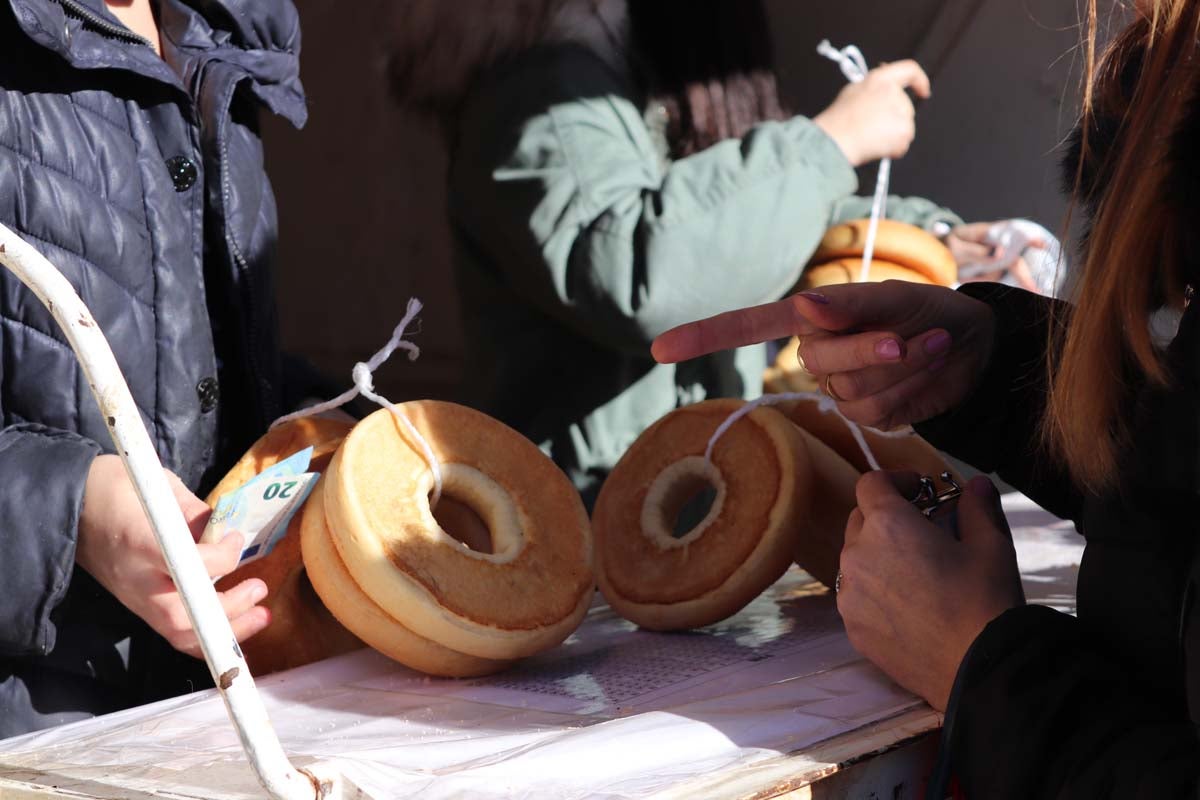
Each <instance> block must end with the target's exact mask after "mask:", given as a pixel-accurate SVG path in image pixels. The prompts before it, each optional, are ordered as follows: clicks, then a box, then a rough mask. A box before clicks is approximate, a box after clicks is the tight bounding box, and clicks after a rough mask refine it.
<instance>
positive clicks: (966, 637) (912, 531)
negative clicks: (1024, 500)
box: [837, 472, 1025, 711]
mask: <svg viewBox="0 0 1200 800" xmlns="http://www.w3.org/2000/svg"><path fill="white" fill-rule="evenodd" d="M916 488H917V476H916V475H915V474H913V473H887V472H870V473H867V474H866V475H864V476H863V477H862V478H861V479H860V480H859V482H858V486H857V494H858V508H857V509H855V510H854V512H853V513H852V514H851V515H850V521H849V522H848V523H847V525H846V543H845V545H844V547H843V548H842V559H841V581H840V589H839V591H838V596H837V604H838V611H839V612H840V613H841V615H842V619H843V621H844V622H845V624H846V633H847V635H848V636H849V637H850V642H851V643H852V644H853V645H854V647H855V649H856V650H858V652H860V653H861V654H862V655H864V656H865V657H866V658H868V659H870V660H871V661H872V662H873V663H874V664H876V665H877V666H878V667H879V668H880V669H882V670H883V671H884V672H886V673H887V674H888V675H889V676H890V677H891V678H892V680H894V681H896V683H898V684H900V685H901V686H903V687H904V688H906V689H908V690H909V691H911V692H914V693H915V694H918V695H920V696H921V697H923V698H925V700H926V701H928V702H929V704H930V705H931V706H933V707H934V708H936V709H938V710H939V711H943V710H945V708H946V703H947V701H948V700H949V698H950V690H951V688H952V687H953V685H954V677H955V675H956V674H957V673H958V667H959V664H961V663H962V660H963V657H964V656H965V655H966V652H967V649H968V648H969V647H970V646H971V643H972V642H973V641H975V638H976V637H977V636H978V635H979V633H980V632H981V631H982V630H983V629H984V627H985V626H986V625H987V624H988V623H989V622H991V621H992V620H993V619H995V618H996V617H998V616H999V615H1000V614H1002V613H1003V612H1004V611H1006V610H1008V609H1010V608H1013V607H1015V606H1020V605H1024V604H1025V595H1024V592H1023V590H1022V589H1021V576H1020V573H1019V571H1018V570H1017V556H1016V551H1015V550H1014V549H1013V543H1012V534H1011V533H1010V532H1009V529H1008V522H1007V521H1006V520H1005V518H1004V512H1003V511H1002V510H1001V508H1000V495H999V493H998V492H997V491H996V487H995V486H993V485H992V482H991V481H990V480H988V479H987V478H984V477H978V478H974V479H972V480H971V482H970V483H968V484H967V486H966V487H965V488H964V491H963V493H962V496H961V498H960V499H959V501H958V508H957V515H958V532H959V536H960V537H961V539H960V540H955V539H954V538H952V537H951V536H949V535H948V534H947V532H946V531H945V530H943V529H942V528H939V527H938V526H937V525H935V524H934V523H932V522H930V521H929V520H928V519H926V518H925V516H924V515H923V514H921V512H920V511H918V510H917V508H916V507H915V506H913V505H912V503H910V502H909V500H908V499H907V498H908V497H911V496H913V495H914V494H915V490H916Z"/></svg>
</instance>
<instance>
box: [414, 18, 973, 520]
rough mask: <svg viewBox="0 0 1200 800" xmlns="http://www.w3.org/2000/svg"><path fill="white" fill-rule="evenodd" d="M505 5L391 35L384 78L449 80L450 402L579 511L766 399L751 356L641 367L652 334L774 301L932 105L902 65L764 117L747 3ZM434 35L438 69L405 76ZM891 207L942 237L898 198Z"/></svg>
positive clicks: (761, 33) (758, 44)
mask: <svg viewBox="0 0 1200 800" xmlns="http://www.w3.org/2000/svg"><path fill="white" fill-rule="evenodd" d="M501 6H503V4H496V3H492V4H489V3H477V4H474V5H473V6H472V7H471V12H472V13H473V14H474V15H475V16H474V17H472V19H471V20H470V21H469V24H468V23H458V24H457V25H455V23H454V22H453V20H452V19H451V18H450V17H449V15H443V16H442V18H441V19H440V20H436V21H431V20H429V19H424V20H422V19H416V18H411V17H410V18H409V19H408V20H404V21H402V22H403V24H405V25H407V28H408V30H410V32H411V33H410V36H411V37H412V41H411V42H409V44H408V46H407V49H406V50H405V52H404V56H403V58H400V59H398V60H397V62H395V63H394V64H393V78H394V79H396V82H397V83H398V84H399V86H398V89H399V91H400V94H401V95H403V96H405V97H407V98H408V99H409V100H410V101H411V100H413V99H414V98H416V99H417V100H421V99H425V100H430V98H431V96H432V95H433V94H434V93H436V92H437V91H440V90H441V89H444V88H445V86H446V85H448V84H453V83H454V82H455V81H459V82H461V83H463V84H465V85H468V86H469V89H467V90H466V91H465V93H464V94H463V95H462V96H461V98H459V99H458V100H457V101H456V102H455V103H454V104H453V106H452V107H450V108H448V107H447V106H443V107H442V108H441V110H443V111H449V113H447V114H445V117H444V118H445V119H446V120H447V121H448V125H447V132H448V138H449V140H450V142H451V166H450V185H449V204H450V223H451V228H452V232H453V235H454V239H455V243H456V248H457V280H458V288H459V291H460V294H461V298H462V310H463V318H464V319H463V321H464V326H465V328H466V332H467V335H468V338H467V341H468V343H469V347H468V350H469V369H468V373H467V374H468V376H469V377H468V382H469V384H470V385H469V387H468V388H469V390H470V392H471V398H470V400H471V402H472V404H474V405H476V406H477V407H479V408H481V409H483V410H484V411H486V412H488V413H490V414H492V415H494V416H496V417H497V418H499V419H501V420H503V421H505V422H507V423H508V424H510V425H512V426H513V427H515V428H517V429H518V430H520V431H521V432H522V433H524V434H525V435H527V436H529V437H530V438H531V439H532V440H533V441H535V442H537V443H538V444H539V445H540V446H542V447H543V449H545V450H546V451H547V452H548V453H549V454H550V455H551V456H552V457H553V458H554V460H555V461H556V462H557V463H558V464H559V465H560V466H561V467H563V468H564V469H565V470H566V471H567V472H568V474H569V475H570V476H571V477H572V479H573V480H574V481H575V483H576V485H577V486H578V487H579V488H580V490H581V491H582V492H583V493H584V496H585V498H586V499H588V500H589V501H590V499H591V498H592V496H593V494H594V491H595V490H596V489H597V488H598V485H599V483H600V482H601V480H602V479H603V476H604V475H605V474H606V473H607V471H608V470H609V469H611V467H612V466H613V465H614V464H615V463H616V461H617V460H618V459H619V458H620V457H621V455H622V454H623V453H624V452H625V450H626V449H627V448H628V447H629V445H630V444H631V443H632V442H633V441H634V439H636V438H637V436H638V435H639V434H640V433H641V432H642V431H643V430H645V429H646V428H647V427H648V426H649V425H650V424H652V423H653V422H655V421H656V420H657V419H659V418H660V417H662V416H663V415H664V414H666V413H667V412H669V411H671V410H672V409H674V408H677V407H679V406H682V405H687V404H690V403H694V402H697V401H700V400H703V399H705V398H708V397H754V396H757V395H759V394H761V393H762V371H763V368H764V366H765V362H766V356H765V351H764V348H762V347H748V348H743V349H741V350H738V351H734V352H724V353H718V354H715V355H712V356H707V357H704V358H700V359H696V360H693V361H690V362H687V363H684V364H679V365H661V364H656V363H655V362H654V360H653V359H652V358H651V356H650V342H651V341H652V340H653V339H654V337H655V336H657V335H658V334H660V333H662V332H663V331H665V330H667V329H668V328H670V327H672V326H675V325H678V324H680V323H682V322H685V321H687V320H691V319H696V318H699V317H703V316H706V315H710V314H714V313H717V312H719V311H722V310H724V309H730V308H737V307H741V306H747V305H754V304H756V303H762V302H767V301H771V300H776V299H778V298H780V297H782V296H784V295H785V294H787V293H788V292H789V291H790V290H791V289H792V287H793V286H794V285H795V283H796V282H797V280H798V278H799V277H800V273H801V271H802V269H803V268H804V265H805V263H806V262H807V261H808V259H809V256H810V255H811V253H812V252H813V251H814V250H815V248H816V246H817V244H818V242H819V241H820V239H821V236H822V234H823V233H824V231H825V230H826V229H827V228H828V227H829V226H830V225H831V224H833V223H835V222H837V221H840V220H844V219H852V218H859V217H864V216H867V215H868V214H869V209H870V199H869V198H864V197H856V196H855V192H856V191H857V189H858V179H857V177H856V175H855V171H854V168H855V167H856V166H858V165H860V164H864V163H867V162H870V161H874V160H877V159H880V158H883V157H899V156H902V155H903V154H904V153H905V152H906V150H907V149H908V146H909V144H910V142H911V141H912V139H913V136H914V133H915V127H914V106H913V103H912V101H911V99H910V98H909V96H908V94H907V93H906V90H909V91H912V92H913V93H914V94H915V95H917V96H918V97H928V96H929V91H930V89H929V82H928V78H927V77H926V76H925V73H924V72H923V71H922V70H921V68H920V67H919V66H918V65H917V64H916V63H915V62H912V61H904V62H897V63H893V64H889V65H885V66H882V67H880V68H878V69H875V70H873V71H872V72H871V73H870V74H869V76H868V77H867V79H866V80H865V81H864V82H862V83H859V84H852V85H849V86H847V87H846V88H845V90H843V91H842V92H841V94H840V95H839V96H838V97H837V99H836V100H835V101H834V102H833V104H832V105H831V106H830V107H829V108H827V109H825V110H824V111H822V112H821V113H820V114H818V115H816V116H815V117H813V118H811V119H809V118H806V117H803V116H793V115H790V114H788V113H787V112H785V111H784V109H783V106H782V103H781V101H780V98H779V95H778V89H777V86H776V80H775V74H774V72H773V71H772V66H771V52H770V46H769V37H768V30H767V23H766V16H765V12H764V9H763V7H762V5H761V3H760V2H749V1H747V0H628V2H626V0H559V1H558V2H547V1H546V0H541V2H536V1H535V2H530V1H529V0H525V1H524V2H517V3H514V4H512V5H511V8H510V10H509V14H508V15H506V14H505V12H504V11H503V10H501ZM413 13H414V14H415V13H416V12H413ZM431 13H433V12H431ZM464 13H466V12H464ZM481 14H482V15H483V16H484V17H488V18H487V19H481V17H480V15H481ZM417 16H419V15H417ZM431 31H436V32H437V35H436V36H428V38H427V42H426V44H425V45H424V46H425V47H426V50H425V53H426V55H427V56H428V57H429V58H436V59H437V62H436V63H437V67H438V69H437V70H434V71H432V72H431V71H428V70H427V71H426V72H425V73H422V72H421V71H420V70H419V69H416V68H414V64H415V63H419V62H420V61H421V47H422V42H420V41H418V37H419V36H421V35H428V34H429V33H430V32H431ZM448 53H458V54H460V55H459V57H458V58H457V60H455V59H454V58H452V57H451V56H449V55H447V54H448ZM427 60H428V59H427ZM464 62H473V63H472V64H471V66H470V67H467V66H464ZM832 68H833V67H832V65H831V69H832ZM456 70H457V71H456ZM439 82H440V84H439ZM435 84H438V85H437V86H435ZM422 93H424V94H422ZM888 215H889V216H890V217H892V218H896V219H899V220H902V221H905V222H910V223H913V224H916V225H920V226H922V227H925V228H927V229H933V228H934V227H935V226H937V225H938V224H939V223H941V224H942V225H943V226H944V225H947V224H948V225H957V224H960V223H961V220H959V219H958V217H956V216H955V215H954V214H953V213H951V212H950V211H948V210H946V209H944V208H939V207H938V206H937V205H935V204H933V203H931V202H929V201H926V200H922V199H918V198H908V199H903V198H895V197H893V198H891V199H890V200H889V203H888Z"/></svg>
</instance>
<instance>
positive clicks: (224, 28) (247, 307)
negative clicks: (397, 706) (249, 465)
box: [0, 0, 305, 737]
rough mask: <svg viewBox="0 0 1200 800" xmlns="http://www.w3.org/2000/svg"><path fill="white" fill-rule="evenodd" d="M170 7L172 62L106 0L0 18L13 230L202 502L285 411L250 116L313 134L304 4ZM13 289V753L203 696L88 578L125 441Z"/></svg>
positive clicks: (271, 243)
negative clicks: (98, 509)
mask: <svg viewBox="0 0 1200 800" xmlns="http://www.w3.org/2000/svg"><path fill="white" fill-rule="evenodd" d="M156 6H157V10H158V14H159V24H160V28H161V32H162V46H163V57H162V58H159V57H157V56H156V55H155V53H154V51H153V50H152V49H151V48H150V47H149V46H148V44H147V43H146V42H145V41H144V40H141V39H140V38H139V37H137V36H135V35H133V34H131V33H129V32H128V31H127V30H125V29H124V28H123V27H121V26H120V25H119V23H117V21H116V20H115V18H113V17H112V16H111V15H109V14H108V13H107V12H106V11H105V8H104V3H103V1H102V0H0V222H3V224H4V225H6V226H8V227H9V228H12V229H14V230H16V231H17V232H18V233H19V234H21V235H22V236H23V237H25V238H26V239H27V240H28V241H29V242H31V243H32V244H33V245H34V246H36V247H37V248H39V249H40V250H41V251H42V252H43V253H44V254H45V255H46V256H48V257H49V258H50V260H51V261H52V262H53V263H54V264H55V265H56V266H57V267H58V268H59V269H60V270H61V271H62V272H63V273H64V274H65V275H66V276H67V278H68V279H69V280H70V281H71V283H72V284H73V285H74V286H75V288H76V289H77V290H78V292H79V293H80V295H81V296H82V297H83V300H84V302H85V303H86V304H87V305H88V306H89V307H90V308H91V310H92V312H93V314H94V315H95V318H96V320H97V321H98V323H99V325H100V327H101V328H102V330H103V331H104V333H105V335H106V336H107V337H108V340H109V342H110V343H111V345H112V347H113V350H114V352H115V353H116V357H117V360H118V362H119V364H120V366H121V368H122V370H123V372H124V374H125V376H126V379H127V380H128V382H129V385H130V388H131V390H132V392H133V397H134V399H135V401H136V402H137V405H138V407H139V408H140V410H141V412H142V417H143V420H144V422H145V424H146V426H147V428H148V429H149V431H150V434H151V437H152V439H153V440H154V442H155V444H156V445H157V447H158V452H159V455H160V457H161V458H162V460H163V464H164V465H165V466H166V467H168V468H170V469H172V470H174V471H175V472H176V473H178V474H179V475H180V477H181V478H183V480H184V482H185V483H186V484H187V485H188V486H189V487H191V488H192V489H193V490H202V489H203V488H204V485H205V484H206V483H208V482H211V481H212V479H213V477H214V475H215V474H217V473H219V472H220V471H221V470H223V469H224V468H225V467H227V466H228V463H229V461H230V458H231V457H232V456H234V455H235V454H237V453H240V452H241V451H242V450H243V449H244V448H245V446H246V445H247V444H248V443H249V442H250V441H251V440H252V439H253V437H254V436H255V434H256V433H258V432H259V431H261V429H262V428H263V426H264V425H265V424H266V422H268V421H269V420H270V419H271V418H273V417H274V416H276V415H277V414H278V413H279V410H280V404H281V392H282V386H281V383H282V379H281V367H280V357H279V354H278V348H277V341H276V333H275V330H276V320H275V311H274V307H273V298H274V291H273V288H272V283H271V275H270V266H271V262H272V259H273V253H274V249H275V241H276V234H277V224H276V212H275V203H274V198H273V196H272V194H271V188H270V186H269V184H268V182H267V178H266V175H265V173H264V170H263V157H262V145H261V142H260V140H259V136H258V133H257V130H256V117H257V114H258V113H259V111H260V109H262V108H263V107H265V108H266V109H268V110H269V111H272V112H274V113H277V114H280V115H283V116H284V117H287V118H288V119H290V120H291V121H292V122H293V123H294V124H297V125H300V124H303V122H304V118H305V106H304V98H303V94H302V89H301V86H300V83H299V77H298V69H299V67H298V51H299V45H300V32H299V23H298V19H297V15H296V12H295V9H294V8H293V6H292V4H291V2H290V0H161V2H159V3H156ZM0 273H3V274H0V413H2V414H3V427H2V428H0V737H3V736H6V735H12V734H15V733H18V732H21V731H24V730H27V729H30V728H34V727H40V726H45V725H50V724H55V723H58V722H62V721H66V720H69V719H74V718H78V717H80V716H84V715H87V714H91V713H97V712H103V711H108V710H112V709H115V708H119V707H122V706H125V705H129V704H132V703H137V702H141V701H143V700H148V699H151V698H152V697H154V696H157V695H158V694H162V693H165V692H172V691H178V690H182V689H186V688H187V687H188V686H189V685H194V684H188V683H186V682H184V681H182V680H180V681H174V682H172V681H169V680H168V681H164V680H163V678H164V676H166V675H168V674H171V673H172V672H173V670H172V669H171V668H168V667H166V666H165V665H164V663H165V662H164V661H163V659H164V658H167V657H169V656H168V654H167V652H166V651H165V645H163V644H162V643H161V642H158V641H157V640H156V637H153V636H151V635H149V632H148V630H147V629H145V627H144V626H142V625H141V624H140V622H139V621H137V620H136V619H134V618H132V616H131V615H129V614H128V613H127V612H124V610H123V609H121V608H120V607H119V606H117V604H116V603H115V601H113V600H112V598H111V597H109V596H108V595H107V594H105V593H104V592H102V591H101V590H99V588H98V587H97V586H96V585H95V584H94V582H92V581H91V579H90V578H89V577H88V576H87V575H85V574H83V573H82V572H80V571H79V570H77V569H75V567H74V553H75V536H76V527H77V522H78V517H79V510H80V504H81V501H82V491H83V486H84V478H85V476H86V474H87V470H88V468H89V466H90V464H91V461H92V459H93V457H94V456H95V454H96V453H98V452H103V451H111V449H112V445H111V441H110V439H109V436H108V433H107V431H106V429H105V426H104V423H103V420H102V419H101V418H100V415H99V413H98V410H97V407H96V404H95V402H94V401H93V399H92V397H91V394H90V392H89V390H88V386H87V383H86V381H85V379H84V376H83V373H82V371H81V370H80V368H79V366H78V364H77V362H76V359H75V356H74V355H73V353H72V351H71V349H70V348H69V347H68V346H67V345H66V344H65V340H64V338H63V336H62V334H61V333H60V332H59V330H58V329H57V327H56V325H55V323H54V321H53V319H52V318H51V316H50V315H49V313H48V312H47V311H46V310H45V309H44V308H43V307H42V305H41V303H40V302H38V301H37V299H36V298H35V297H34V296H33V294H32V293H31V292H29V291H28V290H26V289H25V288H24V287H23V286H22V285H21V283H20V282H19V281H17V280H16V279H15V278H13V277H12V276H11V275H9V274H8V273H7V272H6V271H2V270H0ZM210 311H211V312H212V313H211V315H210ZM186 673H187V670H184V671H183V673H181V674H186ZM200 674H201V675H202V674H203V673H202V672H201V673H200Z"/></svg>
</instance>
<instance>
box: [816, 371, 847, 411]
mask: <svg viewBox="0 0 1200 800" xmlns="http://www.w3.org/2000/svg"><path fill="white" fill-rule="evenodd" d="M832 380H833V373H832V372H830V373H827V374H826V375H825V377H824V378H822V379H821V390H822V391H823V392H825V394H827V395H829V396H830V397H832V398H833V399H834V400H836V401H837V402H839V403H844V402H846V398H844V397H842V396H841V395H840V394H838V393H837V392H835V391H834V390H833V384H832V383H831V381H832Z"/></svg>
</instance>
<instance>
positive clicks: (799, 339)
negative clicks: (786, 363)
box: [796, 336, 812, 375]
mask: <svg viewBox="0 0 1200 800" xmlns="http://www.w3.org/2000/svg"><path fill="white" fill-rule="evenodd" d="M804 338H805V337H803V336H797V337H796V363H797V364H799V365H800V371H801V372H803V373H804V374H805V375H812V370H810V369H809V368H808V365H807V364H805V363H804V356H803V355H801V354H800V348H802V347H804Z"/></svg>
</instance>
